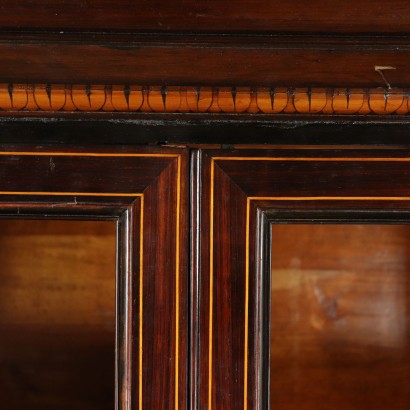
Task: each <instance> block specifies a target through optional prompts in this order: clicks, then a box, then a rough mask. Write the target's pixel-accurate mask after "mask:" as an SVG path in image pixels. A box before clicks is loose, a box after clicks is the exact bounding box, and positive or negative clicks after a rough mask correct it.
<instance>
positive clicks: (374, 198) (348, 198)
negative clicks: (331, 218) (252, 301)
mask: <svg viewBox="0 0 410 410" xmlns="http://www.w3.org/2000/svg"><path fill="white" fill-rule="evenodd" d="M340 200H341V201H410V197H394V196H393V197H378V196H344V197H340V196H318V197H314V196H300V197H269V196H268V197H263V196H261V197H257V196H253V197H248V198H247V204H246V244H245V246H246V253H245V360H244V405H243V408H244V410H247V409H248V355H249V351H248V350H249V345H248V340H249V270H250V266H249V265H250V243H249V231H250V206H251V202H252V201H275V202H278V201H340Z"/></svg>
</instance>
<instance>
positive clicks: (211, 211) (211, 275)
mask: <svg viewBox="0 0 410 410" xmlns="http://www.w3.org/2000/svg"><path fill="white" fill-rule="evenodd" d="M214 179H215V160H214V159H213V158H212V159H211V184H210V196H209V202H210V203H209V205H210V207H209V218H210V221H209V222H210V225H209V240H210V244H209V245H210V246H209V262H210V263H209V325H208V326H209V343H208V345H209V349H208V350H209V352H208V409H209V410H212V359H213V358H212V353H213V352H212V350H213V349H212V348H213V345H212V333H213V309H214V306H213V304H214V292H213V290H214V186H215V184H214Z"/></svg>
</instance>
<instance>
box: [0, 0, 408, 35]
mask: <svg viewBox="0 0 410 410" xmlns="http://www.w3.org/2000/svg"><path fill="white" fill-rule="evenodd" d="M407 6H408V5H407V3H406V1H405V0H392V1H389V2H383V1H381V0H374V1H371V0H360V1H356V2H354V1H347V2H346V3H344V6H343V7H341V6H340V5H337V4H334V3H329V2H327V1H326V0H314V1H312V2H310V3H309V4H308V3H306V2H304V1H301V0H292V1H288V2H283V1H282V2H281V1H278V0H275V1H268V0H258V1H241V0H233V1H226V0H223V1H222V0H221V1H219V2H215V1H209V2H206V3H202V2H200V3H198V2H194V1H186V0H175V1H173V2H172V3H170V2H167V1H164V0H156V1H142V2H139V3H138V4H136V3H135V2H133V1H131V0H117V1H116V2H113V1H112V0H88V1H84V0H73V1H71V2H63V3H62V2H57V3H56V2H55V1H53V0H36V1H30V0H14V1H13V0H3V3H2V11H3V12H2V14H1V18H0V27H1V28H2V29H3V30H5V29H12V30H27V29H35V30H43V31H44V30H50V29H54V30H77V31H87V30H88V31H115V30H117V31H124V32H130V31H143V32H147V31H148V32H152V31H163V32H172V31H182V32H192V31H202V32H214V33H220V32H224V33H229V32H242V33H243V32H250V31H251V32H252V31H253V32H258V33H278V32H279V33H312V32H320V33H336V32H339V33H340V32H342V33H345V32H351V33H377V34H381V33H397V34H403V33H408V32H409V31H410V23H409V21H410V12H409V9H408V7H407Z"/></svg>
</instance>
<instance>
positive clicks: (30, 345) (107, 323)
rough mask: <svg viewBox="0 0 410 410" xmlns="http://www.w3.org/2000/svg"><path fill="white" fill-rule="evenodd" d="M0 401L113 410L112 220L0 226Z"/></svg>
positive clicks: (25, 222)
mask: <svg viewBox="0 0 410 410" xmlns="http://www.w3.org/2000/svg"><path fill="white" fill-rule="evenodd" d="M0 258H1V273H0V278H1V280H0V283H1V286H0V300H1V302H0V334H1V336H0V352H1V353H0V380H1V382H0V396H1V397H2V403H3V404H4V405H7V408H8V409H10V410H13V409H16V410H17V409H22V408H24V409H28V410H35V409H50V410H52V409H55V408H59V409H67V410H68V409H72V408H73V407H75V408H77V409H84V410H88V409H96V410H97V409H113V408H114V404H115V403H114V402H115V400H114V392H115V322H116V319H115V318H116V307H115V288H116V285H115V277H116V227H115V223H114V222H78V221H69V222H68V221H34V220H0Z"/></svg>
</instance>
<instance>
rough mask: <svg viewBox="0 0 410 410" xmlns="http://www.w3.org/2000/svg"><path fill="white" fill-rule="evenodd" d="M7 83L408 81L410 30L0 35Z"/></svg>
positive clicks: (372, 84)
mask: <svg viewBox="0 0 410 410" xmlns="http://www.w3.org/2000/svg"><path fill="white" fill-rule="evenodd" d="M0 54H1V55H2V61H3V64H1V65H0V82H1V83H17V84H19V83H23V84H24V83H30V84H33V83H35V84H47V83H50V84H113V85H126V84H128V85H129V84H136V85H143V86H148V85H153V86H155V85H158V86H162V85H166V86H191V87H201V86H207V87H213V86H217V87H226V86H236V87H249V86H251V87H330V88H332V87H344V88H345V87H349V88H376V87H384V86H385V85H386V83H385V81H384V80H383V79H382V77H381V76H380V74H379V73H377V72H376V71H375V66H376V65H378V66H392V67H395V69H394V70H389V71H388V72H386V73H385V77H386V79H387V80H388V82H389V83H390V84H391V86H392V87H397V88H400V87H403V88H405V87H408V84H409V81H410V68H409V64H408V61H409V38H408V37H403V38H400V37H399V38H396V37H394V38H387V39H384V38H379V37H371V38H364V39H360V38H357V37H355V36H353V37H338V38H335V39H333V38H332V37H330V38H329V37H324V38H322V37H318V38H316V37H313V38H312V37H307V38H304V37H302V38H300V37H296V38H294V37H288V36H285V37H279V38H276V37H270V36H268V37H267V38H263V37H262V39H261V38H260V37H258V36H254V37H246V36H245V37H235V38H230V37H226V36H211V37H210V38H209V37H207V38H205V39H202V38H201V37H200V36H199V37H198V36H192V35H191V36H188V35H187V36H185V35H179V36H176V37H174V38H168V37H167V36H158V37H156V36H153V37H152V38H151V37H150V36H148V37H143V38H140V37H137V38H134V37H132V36H131V37H127V36H126V35H124V37H119V38H118V37H114V38H112V37H110V35H104V36H103V35H101V36H99V35H93V34H89V35H87V34H81V35H76V36H74V35H71V34H68V35H66V34H61V35H58V34H50V35H48V34H36V35H34V36H33V35H17V34H15V35H10V34H9V35H3V36H1V35H0Z"/></svg>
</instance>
